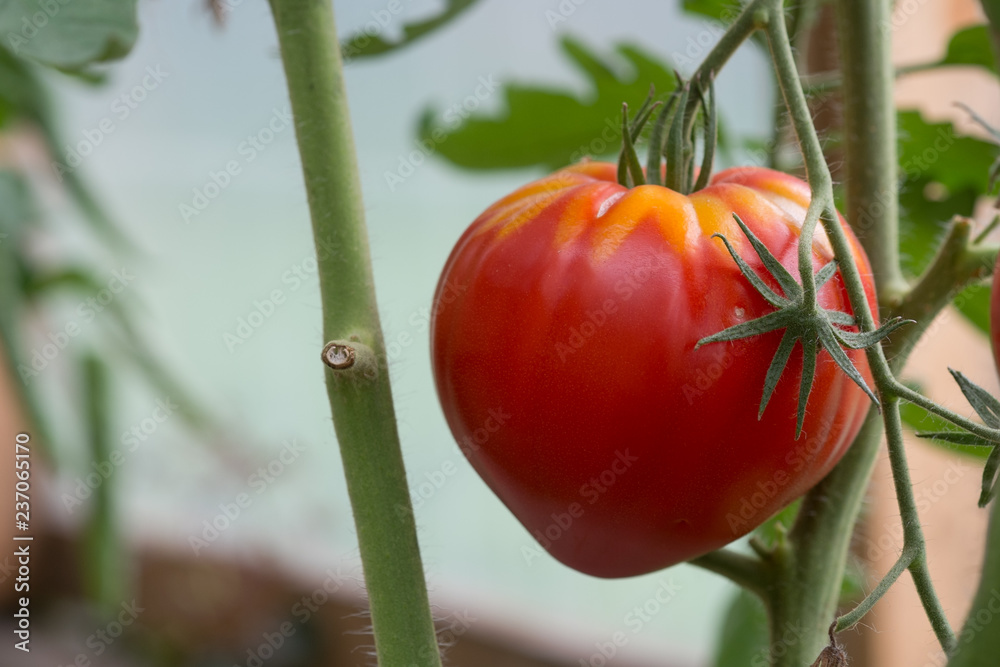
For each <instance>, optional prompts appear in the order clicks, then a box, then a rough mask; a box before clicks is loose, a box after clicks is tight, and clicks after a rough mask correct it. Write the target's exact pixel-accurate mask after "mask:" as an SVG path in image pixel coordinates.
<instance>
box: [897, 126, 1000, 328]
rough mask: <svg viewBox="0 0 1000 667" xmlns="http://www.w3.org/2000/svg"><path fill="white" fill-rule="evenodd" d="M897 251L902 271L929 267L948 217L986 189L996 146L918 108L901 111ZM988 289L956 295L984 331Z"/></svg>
mask: <svg viewBox="0 0 1000 667" xmlns="http://www.w3.org/2000/svg"><path fill="white" fill-rule="evenodd" d="M897 119H898V123H899V137H900V139H899V164H900V176H901V178H902V179H903V181H902V183H901V185H900V190H899V204H900V220H899V236H900V255H901V260H902V264H903V269H904V271H905V272H906V273H907V274H909V275H911V276H917V275H920V273H921V272H923V270H924V269H925V268H926V267H927V266H928V264H929V263H930V261H931V259H932V258H933V257H934V254H935V252H936V251H937V248H938V246H939V244H940V241H941V238H942V236H943V235H944V233H945V231H946V229H947V225H948V221H949V220H951V218H952V217H953V216H955V215H956V214H957V215H972V214H973V212H974V210H975V207H976V202H977V201H978V200H979V198H980V197H983V196H985V195H987V194H988V193H989V192H990V190H991V186H990V172H991V169H992V168H993V166H994V164H995V162H996V158H997V153H998V149H997V146H996V145H995V144H993V143H991V142H989V141H986V140H983V139H979V138H977V137H970V136H962V135H958V134H957V133H956V131H955V128H954V126H952V124H951V123H947V122H943V123H932V122H929V121H927V120H926V119H924V118H923V116H921V114H920V113H919V112H917V111H900V112H899V114H898V116H897ZM989 291H990V290H989V289H988V288H987V289H982V287H981V286H979V285H972V286H970V287H968V288H967V289H966V290H965V291H963V292H962V293H960V294H959V295H958V296H957V297H956V299H955V306H956V307H957V308H958V309H959V311H960V312H961V313H962V314H963V315H964V316H965V317H967V318H968V319H969V321H971V322H972V323H973V324H975V325H976V327H977V328H979V329H980V330H981V331H983V332H988V331H989V316H988V313H989V310H988V301H989Z"/></svg>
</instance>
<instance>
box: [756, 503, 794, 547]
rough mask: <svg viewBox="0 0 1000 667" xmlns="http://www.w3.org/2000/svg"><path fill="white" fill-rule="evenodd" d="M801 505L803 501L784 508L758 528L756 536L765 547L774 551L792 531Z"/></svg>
mask: <svg viewBox="0 0 1000 667" xmlns="http://www.w3.org/2000/svg"><path fill="white" fill-rule="evenodd" d="M801 504H802V502H801V500H795V501H793V502H792V503H791V504H790V505H786V506H785V507H783V508H782V510H781V511H780V512H778V513H777V514H775V515H774V516H772V517H771V518H770V519H768V520H767V521H765V522H764V523H762V524H760V525H759V526H757V528H756V529H755V530H754V536H755V537H757V538H758V539H759V540H760V541H761V542H763V543H764V546H766V547H768V548H769V549H773V548H774V547H775V545H777V543H778V540H779V539H781V537H782V536H783V535H784V534H786V533H787V532H788V531H789V530H791V529H792V525H793V524H794V523H795V517H796V516H798V514H799V505H801Z"/></svg>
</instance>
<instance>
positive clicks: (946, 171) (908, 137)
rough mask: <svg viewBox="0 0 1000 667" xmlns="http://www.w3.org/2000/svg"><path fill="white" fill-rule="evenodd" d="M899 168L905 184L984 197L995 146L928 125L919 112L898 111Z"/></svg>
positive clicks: (950, 128) (946, 125) (945, 125)
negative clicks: (938, 186) (928, 184)
mask: <svg viewBox="0 0 1000 667" xmlns="http://www.w3.org/2000/svg"><path fill="white" fill-rule="evenodd" d="M897 123H898V131H899V137H900V139H899V164H900V166H901V167H902V170H903V173H904V174H905V176H906V178H907V180H915V179H917V178H921V179H926V180H929V181H932V182H935V183H940V184H941V185H943V186H944V187H945V188H947V189H948V190H949V191H952V192H954V191H958V190H961V189H962V188H975V189H976V190H977V191H978V192H981V193H984V194H985V193H986V190H987V187H988V182H989V169H990V165H992V164H993V161H994V160H995V159H996V156H997V146H996V144H994V143H992V142H989V141H984V140H982V139H978V138H976V137H970V136H962V135H959V134H956V132H955V128H954V127H953V126H952V124H951V123H948V122H944V123H931V122H929V121H927V120H925V119H924V118H923V117H922V116H921V115H920V112H919V111H900V112H899V114H898V116H897Z"/></svg>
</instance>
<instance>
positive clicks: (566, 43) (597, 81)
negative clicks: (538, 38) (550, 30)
mask: <svg viewBox="0 0 1000 667" xmlns="http://www.w3.org/2000/svg"><path fill="white" fill-rule="evenodd" d="M561 47H562V50H563V52H564V53H565V54H566V55H567V56H568V57H569V59H570V60H571V61H572V62H573V64H574V65H576V66H577V67H578V68H579V69H580V70H582V72H583V73H584V74H585V75H586V77H587V79H588V82H589V83H590V85H591V94H589V95H587V96H586V97H584V98H581V97H579V96H578V95H576V94H575V93H571V92H567V91H561V90H557V89H553V88H547V87H539V86H532V85H525V84H520V83H513V82H508V83H503V84H500V83H497V82H493V81H492V79H486V78H485V77H483V78H481V79H480V82H481V88H483V89H484V94H485V95H490V94H493V93H492V89H493V88H499V91H498V92H499V93H500V94H501V95H502V96H503V100H504V107H505V108H504V109H503V110H502V111H501V112H499V113H498V114H496V115H493V116H487V115H484V114H474V115H471V116H469V117H468V118H467V119H466V120H465V121H464V122H463V120H462V115H463V114H466V113H467V112H466V111H465V110H464V109H463V108H462V106H461V105H460V104H459V105H455V106H453V107H451V108H450V109H448V110H446V111H445V112H444V114H443V116H442V115H440V114H439V113H437V112H435V111H434V110H431V109H428V110H426V111H425V112H424V114H423V117H422V118H421V121H420V128H419V135H420V139H421V141H422V142H423V143H424V145H430V146H432V147H433V150H434V152H436V153H437V154H438V155H440V156H441V157H443V158H444V159H446V160H448V161H449V162H451V163H453V164H455V165H457V166H459V167H464V168H467V169H510V168H518V167H531V166H542V167H545V168H547V169H550V170H551V169H557V168H559V167H563V166H565V165H567V164H569V163H570V162H573V161H576V160H579V159H580V158H582V157H583V156H584V155H595V156H600V155H609V154H613V153H617V152H618V150H619V148H620V137H621V128H620V122H621V121H620V119H621V105H622V102H628V103H630V104H631V105H634V106H633V108H638V106H639V105H640V104H641V103H642V101H643V100H644V99H645V98H646V96H647V95H648V93H649V86H650V84H653V85H655V86H656V92H657V96H658V97H660V98H662V97H665V96H666V95H667V94H668V93H669V92H670V91H672V90H673V89H674V85H675V80H674V75H673V73H672V72H671V70H670V68H669V67H668V66H666V65H664V64H662V63H660V62H658V61H656V60H655V59H654V58H653V57H651V56H649V55H647V54H645V53H644V52H642V51H641V50H639V49H638V48H636V47H633V46H628V45H619V46H618V47H617V48H616V52H617V53H618V55H619V56H621V57H622V58H623V59H624V60H625V61H626V62H627V63H628V64H629V66H630V67H629V69H630V70H631V71H630V72H628V74H622V73H620V72H619V71H618V69H619V68H618V67H617V63H615V64H614V65H612V64H610V63H608V62H606V61H604V60H602V59H601V58H600V57H599V56H598V55H596V54H595V53H594V52H592V51H590V50H589V49H588V48H587V47H586V46H584V45H583V44H582V43H581V42H578V41H576V40H574V39H572V38H569V37H564V38H563V39H562V41H561ZM478 103H479V102H478V101H477V105H478ZM435 118H443V120H444V125H443V126H436V125H435V123H434V119H435ZM428 142H429V144H428Z"/></svg>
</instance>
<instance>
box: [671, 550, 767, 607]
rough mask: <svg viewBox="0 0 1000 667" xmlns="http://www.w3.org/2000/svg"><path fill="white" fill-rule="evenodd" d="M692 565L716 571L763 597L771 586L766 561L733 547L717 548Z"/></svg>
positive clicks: (696, 559)
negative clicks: (737, 550) (742, 552)
mask: <svg viewBox="0 0 1000 667" xmlns="http://www.w3.org/2000/svg"><path fill="white" fill-rule="evenodd" d="M690 563H691V564H692V565H697V566H698V567H700V568H702V569H704V570H708V571H709V572H714V573H716V574H718V575H721V576H723V577H725V578H726V579H729V580H730V581H732V582H733V583H734V584H736V585H738V586H741V587H742V588H745V589H747V590H748V591H752V592H754V593H756V594H757V595H759V596H760V597H761V598H762V599H766V598H767V591H768V590H769V589H770V586H771V581H770V578H771V573H770V571H769V569H768V568H767V566H766V564H765V562H764V561H762V560H761V559H760V558H758V557H756V556H750V555H747V554H741V553H739V552H736V551H733V550H731V549H717V550H715V551H712V552H711V553H707V554H705V555H704V556H700V557H698V558H695V559H694V560H692V561H690Z"/></svg>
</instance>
